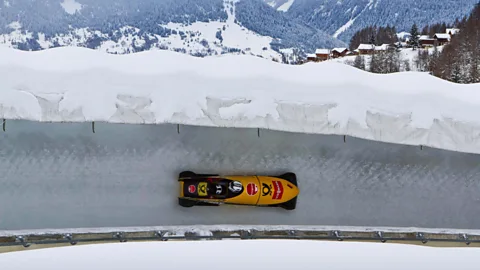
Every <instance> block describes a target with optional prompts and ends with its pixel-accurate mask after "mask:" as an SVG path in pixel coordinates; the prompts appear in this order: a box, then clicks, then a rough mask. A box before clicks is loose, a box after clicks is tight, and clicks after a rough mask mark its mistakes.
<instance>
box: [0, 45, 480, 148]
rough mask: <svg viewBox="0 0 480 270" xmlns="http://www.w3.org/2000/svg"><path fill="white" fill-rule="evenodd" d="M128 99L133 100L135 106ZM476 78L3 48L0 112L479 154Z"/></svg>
mask: <svg viewBox="0 0 480 270" xmlns="http://www.w3.org/2000/svg"><path fill="white" fill-rule="evenodd" d="M132 104H133V105H132ZM479 105H480V84H473V85H457V84H454V83H450V82H447V81H443V80H440V79H438V78H435V77H432V76H430V75H428V74H425V73H420V72H408V73H407V72H403V73H397V74H388V75H379V74H372V73H368V72H365V71H361V70H358V69H356V68H354V67H351V66H348V65H344V64H340V63H334V62H325V63H321V64H318V63H309V64H305V65H301V66H293V65H284V64H280V63H276V62H273V61H269V60H265V59H261V58H257V57H253V56H241V55H224V56H216V57H208V58H196V57H193V56H189V55H185V54H181V53H176V52H171V51H148V52H141V53H136V54H127V55H112V54H107V53H102V52H99V51H94V50H90V49H85V48H73V47H64V48H55V49H48V50H44V51H37V52H25V51H19V50H14V49H11V48H0V118H5V119H28V120H36V121H57V122H60V121H61V122H63V121H74V122H82V121H107V122H114V123H147V124H148V123H157V124H159V123H178V124H188V125H200V126H221V127H249V128H265V129H274V130H284V131H291V132H302V133H321V134H339V135H348V136H354V137H358V138H364V139H370V140H376V141H383V142H391V143H398V144H409V145H423V146H430V147H435V148H441V149H447V150H455V151H461V152H469V153H480V143H479V139H480V135H479V133H480V120H479V118H478V113H479V111H480V109H479V108H480V106H479Z"/></svg>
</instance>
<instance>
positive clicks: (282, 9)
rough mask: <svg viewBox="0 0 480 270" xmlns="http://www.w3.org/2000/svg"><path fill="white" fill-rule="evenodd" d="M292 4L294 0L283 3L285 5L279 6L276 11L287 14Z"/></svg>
mask: <svg viewBox="0 0 480 270" xmlns="http://www.w3.org/2000/svg"><path fill="white" fill-rule="evenodd" d="M293 2H295V0H288V1H287V2H285V4H283V5H281V6H279V7H278V8H277V10H278V11H283V12H287V11H288V10H289V9H290V7H291V6H292V5H293Z"/></svg>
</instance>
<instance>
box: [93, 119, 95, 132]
mask: <svg viewBox="0 0 480 270" xmlns="http://www.w3.org/2000/svg"><path fill="white" fill-rule="evenodd" d="M92 132H93V133H95V122H93V121H92Z"/></svg>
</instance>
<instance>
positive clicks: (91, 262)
mask: <svg viewBox="0 0 480 270" xmlns="http://www.w3.org/2000/svg"><path fill="white" fill-rule="evenodd" d="M478 256H480V249H471V248H468V249H464V248H450V249H448V248H442V249H438V248H428V247H422V246H407V245H399V244H372V243H347V242H345V243H343V242H320V241H302V240H294V241H292V240H290V241H289V240H251V241H194V242H175V241H174V242H162V243H158V242H157V243H122V244H102V245H89V246H88V245H87V246H73V247H62V248H52V249H42V250H31V251H22V252H14V253H6V254H2V255H0V265H2V270H27V269H28V270H30V269H49V270H56V269H58V270H60V269H62V270H63V269H65V267H67V268H68V269H70V270H90V269H116V270H121V269H129V270H130V269H142V270H147V269H152V270H157V269H178V270H182V269H185V270H187V269H198V270H201V269H208V270H216V269H219V270H220V269H221V270H224V269H232V270H234V269H277V270H280V269H288V270H290V269H302V270H307V269H315V270H317V269H329V270H335V269H342V270H358V269H369V270H377V269H378V270H380V269H381V270H384V269H389V270H397V269H398V270H404V269H409V270H416V269H419V270H420V269H421V270H423V269H425V267H426V266H427V264H428V267H427V268H430V269H435V270H444V269H445V270H447V269H448V270H450V269H462V270H468V269H478Z"/></svg>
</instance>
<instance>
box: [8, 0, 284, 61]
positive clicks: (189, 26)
mask: <svg viewBox="0 0 480 270" xmlns="http://www.w3.org/2000/svg"><path fill="white" fill-rule="evenodd" d="M72 1H73V0H70V1H67V0H66V2H65V3H64V4H63V3H62V4H63V5H64V6H65V9H66V11H67V12H68V13H71V12H69V11H72V12H73V13H74V11H73V10H77V11H78V10H79V8H80V6H78V5H76V4H75V3H76V2H72ZM225 12H226V13H227V14H228V17H227V19H226V21H221V20H216V21H210V22H198V21H197V22H193V23H173V22H169V23H167V24H160V25H159V26H160V27H161V28H163V29H167V30H168V31H169V32H171V34H169V35H162V34H150V33H146V32H145V31H142V29H140V28H137V27H132V26H125V27H122V28H120V29H118V30H115V31H114V32H113V36H115V37H117V38H111V34H109V33H103V32H101V31H98V30H97V31H94V30H91V29H90V28H80V29H71V30H70V31H69V32H68V33H67V34H59V35H55V36H54V37H51V38H46V36H45V34H44V33H37V34H36V35H34V33H32V32H28V31H26V33H22V24H21V23H20V22H14V23H12V24H11V25H10V28H12V32H10V33H9V34H3V35H0V43H1V44H3V45H5V46H7V47H14V45H16V44H18V43H28V42H29V40H32V39H35V40H38V44H39V46H40V47H41V49H48V48H53V47H58V46H86V47H89V48H94V49H99V50H100V51H103V52H107V53H115V54H125V53H132V52H137V51H141V50H142V47H144V46H146V45H147V44H148V45H147V47H148V48H149V49H167V50H172V51H177V52H183V53H187V54H191V55H196V56H205V55H219V54H224V53H237V54H238V53H241V54H249V55H254V56H259V57H264V58H267V59H270V60H276V61H281V60H282V54H280V53H279V52H277V51H274V50H272V48H271V46H270V43H271V42H272V40H273V38H271V37H267V36H261V35H259V34H257V33H255V32H253V31H250V30H248V29H247V28H245V27H242V26H240V25H238V24H237V23H236V22H235V5H234V2H230V1H225Z"/></svg>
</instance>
